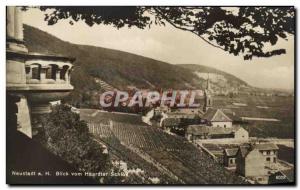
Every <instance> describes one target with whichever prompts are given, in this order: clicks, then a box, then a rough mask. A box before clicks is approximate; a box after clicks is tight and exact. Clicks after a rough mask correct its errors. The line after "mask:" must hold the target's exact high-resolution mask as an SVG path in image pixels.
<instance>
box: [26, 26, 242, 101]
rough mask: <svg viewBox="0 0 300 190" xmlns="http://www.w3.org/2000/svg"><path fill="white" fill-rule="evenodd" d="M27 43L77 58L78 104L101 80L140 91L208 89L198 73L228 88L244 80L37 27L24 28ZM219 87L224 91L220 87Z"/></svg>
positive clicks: (74, 77) (34, 49)
mask: <svg viewBox="0 0 300 190" xmlns="http://www.w3.org/2000/svg"><path fill="white" fill-rule="evenodd" d="M24 36H25V43H26V45H27V47H28V49H29V51H30V52H38V53H46V54H59V55H64V56H70V57H75V58H76V61H75V63H74V65H75V67H74V71H73V74H72V78H71V83H72V84H73V85H74V86H75V90H74V91H73V92H72V96H71V99H72V101H73V102H74V101H75V102H77V101H79V99H80V100H81V101H82V100H90V99H91V96H92V95H91V94H93V93H97V92H98V91H99V90H100V89H101V84H100V83H99V82H97V81H98V80H99V79H101V80H103V81H105V82H106V83H108V84H109V85H112V86H113V87H116V88H118V89H125V88H127V87H129V86H131V87H132V86H134V87H136V88H147V89H149V88H150V89H153V88H155V89H156V88H164V89H170V88H172V89H195V88H198V89H199V88H203V87H205V86H206V83H205V79H204V78H201V77H199V76H197V73H195V72H194V71H193V70H192V69H193V67H197V71H201V72H210V73H213V72H214V73H218V74H220V75H222V76H224V77H225V78H226V79H229V80H228V81H230V83H228V84H227V83H226V85H225V86H228V85H229V86H231V85H232V87H234V88H236V87H237V86H239V85H246V83H245V82H244V81H241V80H240V79H237V78H236V77H234V76H232V75H229V74H227V73H225V72H222V71H219V70H216V69H212V68H209V67H205V66H199V65H196V66H192V65H183V66H178V65H172V64H169V63H166V62H161V61H157V60H154V59H150V58H147V57H143V56H139V55H134V54H131V53H127V52H122V51H118V50H112V49H107V48H102V47H94V46H87V45H78V44H72V43H69V42H65V41H63V40H60V39H58V38H56V37H55V36H53V35H50V34H48V33H46V32H43V31H41V30H39V29H37V28H34V27H31V26H28V25H25V26H24ZM215 86H216V88H224V86H218V84H217V83H216V84H215Z"/></svg>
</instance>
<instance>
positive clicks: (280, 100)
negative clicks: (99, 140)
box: [213, 95, 294, 138]
mask: <svg viewBox="0 0 300 190" xmlns="http://www.w3.org/2000/svg"><path fill="white" fill-rule="evenodd" d="M213 100H214V102H213V106H214V107H216V108H222V109H226V111H228V112H229V113H230V112H234V113H235V117H236V118H238V117H255V118H273V119H278V120H280V121H247V122H244V123H243V124H242V126H243V127H245V128H246V129H247V130H248V131H249V133H250V136H252V137H276V138H294V97H280V96H254V95H238V96H235V97H233V98H229V97H226V96H216V97H214V99H213ZM233 103H242V104H246V106H235V105H233Z"/></svg>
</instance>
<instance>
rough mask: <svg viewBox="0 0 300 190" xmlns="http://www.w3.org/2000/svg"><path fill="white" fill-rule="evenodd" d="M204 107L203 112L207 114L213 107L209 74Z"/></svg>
mask: <svg viewBox="0 0 300 190" xmlns="http://www.w3.org/2000/svg"><path fill="white" fill-rule="evenodd" d="M204 101H205V102H204V107H203V111H204V112H206V111H207V110H208V109H209V108H211V107H212V103H213V102H212V94H211V89H210V81H209V74H208V77H207V80H206V89H205V91H204Z"/></svg>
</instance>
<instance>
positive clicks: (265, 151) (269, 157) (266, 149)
mask: <svg viewBox="0 0 300 190" xmlns="http://www.w3.org/2000/svg"><path fill="white" fill-rule="evenodd" d="M254 146H255V148H256V149H257V150H259V152H260V153H261V154H262V155H263V156H264V161H265V165H266V166H267V167H269V168H272V166H273V165H275V164H276V163H277V154H278V149H279V148H278V146H277V145H276V144H273V143H261V144H255V145H254Z"/></svg>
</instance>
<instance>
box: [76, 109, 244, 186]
mask: <svg viewBox="0 0 300 190" xmlns="http://www.w3.org/2000/svg"><path fill="white" fill-rule="evenodd" d="M95 113H96V114H95ZM91 115H92V116H91ZM104 116H105V117H104ZM126 117H127V116H126V115H125V114H118V113H104V112H95V110H94V111H90V110H82V111H81V119H86V120H87V121H88V125H89V128H90V131H91V132H92V133H93V134H94V136H95V138H96V139H98V140H99V141H102V142H104V143H105V144H106V145H108V147H109V150H112V151H111V153H113V154H116V155H117V157H118V158H120V159H122V160H125V161H126V162H129V163H131V164H133V165H132V166H134V167H139V168H141V169H143V170H145V171H146V173H147V175H149V176H151V177H158V178H159V179H161V181H162V182H163V183H186V184H241V183H244V182H243V180H242V179H241V178H240V177H238V176H235V175H234V174H232V173H229V172H228V171H226V170H225V169H224V168H223V167H222V166H221V165H219V164H218V163H217V162H215V161H214V160H213V159H212V158H210V157H209V156H208V155H207V154H206V153H205V152H202V151H201V150H199V149H198V148H197V147H195V146H194V145H192V144H190V143H189V142H187V141H186V140H185V139H184V138H181V137H177V136H173V135H170V134H167V133H165V132H163V131H162V130H160V129H159V128H155V127H152V126H148V125H145V124H140V123H138V119H137V118H138V117H136V118H134V119H135V121H136V122H135V123H134V122H132V121H133V120H134V119H133V117H132V115H131V116H129V117H130V118H131V119H129V122H128V123H126V121H123V122H122V123H121V122H118V121H114V118H117V120H120V118H126ZM99 118H101V119H99ZM111 120H112V122H111ZM145 163H147V164H145ZM145 175H146V174H145Z"/></svg>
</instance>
